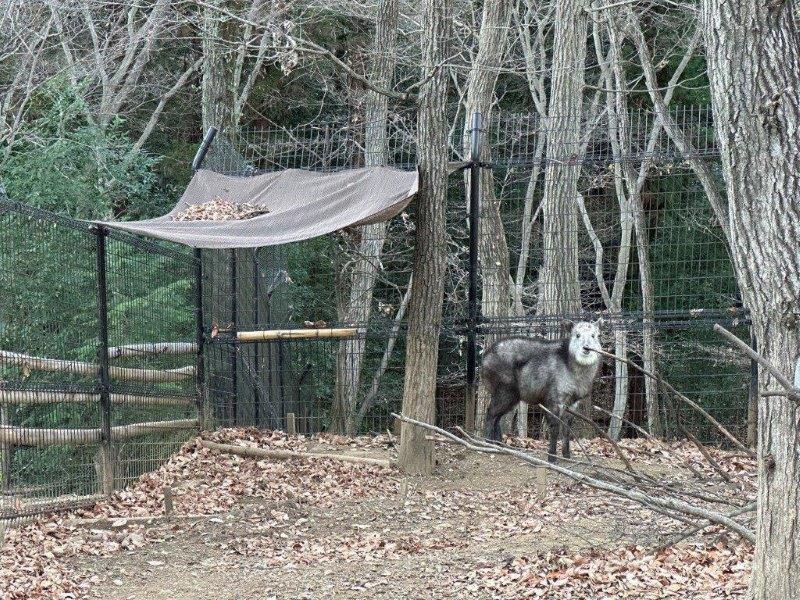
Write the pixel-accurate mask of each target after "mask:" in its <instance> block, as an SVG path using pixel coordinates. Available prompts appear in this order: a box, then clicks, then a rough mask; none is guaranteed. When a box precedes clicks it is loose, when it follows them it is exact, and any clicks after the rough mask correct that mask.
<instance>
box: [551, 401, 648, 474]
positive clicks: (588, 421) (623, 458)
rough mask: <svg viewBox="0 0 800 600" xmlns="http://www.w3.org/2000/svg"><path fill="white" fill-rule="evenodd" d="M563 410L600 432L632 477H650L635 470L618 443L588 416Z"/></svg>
mask: <svg viewBox="0 0 800 600" xmlns="http://www.w3.org/2000/svg"><path fill="white" fill-rule="evenodd" d="M564 410H566V411H567V412H568V413H570V414H571V415H574V416H576V417H578V418H579V419H580V420H581V421H583V422H584V423H586V424H587V425H589V426H590V427H592V428H593V429H594V430H595V431H596V432H597V433H599V434H600V436H601V437H602V438H603V439H604V440H606V441H607V442H608V443H610V444H611V447H612V448H613V449H614V453H615V454H616V455H617V456H618V457H619V459H620V460H621V461H622V463H623V464H624V465H625V469H626V470H627V471H628V472H630V474H631V475H633V477H634V478H635V479H650V478H649V477H646V476H644V475H641V474H639V473H637V472H636V469H634V468H633V465H632V464H631V462H630V461H629V460H628V457H627V456H626V455H625V453H624V452H623V451H622V448H620V447H619V444H617V443H616V442H615V441H614V440H612V439H611V437H610V436H609V435H608V434H607V433H606V432H605V431H603V430H602V429H600V427H598V425H597V423H595V422H594V421H592V420H591V419H590V418H588V417H585V416H583V415H582V414H580V413H579V412H577V411H574V410H572V409H570V408H566V407H564Z"/></svg>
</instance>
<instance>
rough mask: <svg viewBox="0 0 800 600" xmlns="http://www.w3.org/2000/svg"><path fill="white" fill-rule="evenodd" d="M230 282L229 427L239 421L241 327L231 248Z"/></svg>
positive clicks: (234, 265) (234, 259)
mask: <svg viewBox="0 0 800 600" xmlns="http://www.w3.org/2000/svg"><path fill="white" fill-rule="evenodd" d="M230 274H231V279H230V284H231V326H232V328H233V329H232V334H233V337H232V339H231V342H230V347H231V389H232V390H233V397H232V398H231V402H230V411H231V414H230V418H229V423H228V426H229V427H236V425H237V423H238V416H239V415H238V413H239V406H238V404H239V342H238V341H237V340H236V331H237V330H238V328H239V316H238V314H237V313H238V310H239V308H238V302H237V301H238V298H237V294H238V290H237V289H236V287H237V283H238V281H237V274H236V249H235V248H231V258H230Z"/></svg>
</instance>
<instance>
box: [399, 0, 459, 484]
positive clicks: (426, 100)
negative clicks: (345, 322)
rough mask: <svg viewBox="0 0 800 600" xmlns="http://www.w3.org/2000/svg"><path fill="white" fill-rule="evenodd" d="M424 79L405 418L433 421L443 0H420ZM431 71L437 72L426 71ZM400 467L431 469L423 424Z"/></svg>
mask: <svg viewBox="0 0 800 600" xmlns="http://www.w3.org/2000/svg"><path fill="white" fill-rule="evenodd" d="M421 13H422V42H421V43H422V64H423V65H424V70H423V73H422V76H423V77H425V78H427V77H428V76H429V75H430V78H429V79H427V80H426V81H425V83H424V84H423V85H422V86H421V87H420V93H419V114H418V117H417V162H418V168H419V173H420V189H419V193H418V194H417V228H416V235H415V245H414V258H413V273H414V281H413V283H412V287H411V300H410V302H409V309H408V338H407V341H406V372H405V381H404V388H403V414H404V415H406V416H409V417H412V418H414V419H417V420H419V421H424V422H426V423H433V422H434V419H435V417H436V371H437V367H438V358H439V331H440V329H441V321H442V303H443V300H444V278H445V270H446V266H447V257H446V248H445V209H446V202H447V159H448V155H447V152H443V151H442V150H443V149H444V148H447V125H446V112H445V101H446V99H447V79H446V75H445V71H444V69H443V68H442V67H440V66H439V65H441V64H442V63H443V62H444V60H445V58H446V56H447V40H448V24H449V23H448V17H447V0H423V2H422V7H421ZM431 69H435V71H434V72H433V73H430V70H431ZM399 464H400V466H401V467H402V468H403V470H405V471H406V472H407V473H430V472H431V471H432V470H433V465H434V456H433V442H431V441H428V440H427V439H426V432H425V430H424V429H422V428H420V427H413V426H410V425H408V424H405V425H404V426H403V428H402V435H401V438H400V452H399Z"/></svg>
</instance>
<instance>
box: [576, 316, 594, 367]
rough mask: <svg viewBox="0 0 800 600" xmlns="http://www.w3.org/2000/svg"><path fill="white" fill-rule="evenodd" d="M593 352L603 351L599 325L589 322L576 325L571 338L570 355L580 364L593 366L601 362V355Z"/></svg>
mask: <svg viewBox="0 0 800 600" xmlns="http://www.w3.org/2000/svg"><path fill="white" fill-rule="evenodd" d="M593 350H602V346H601V345H600V326H599V324H598V323H589V322H587V321H582V322H580V323H575V325H573V326H572V333H571V334H570V338H569V353H570V354H571V355H572V356H574V357H575V360H576V361H577V362H578V363H579V364H582V365H593V364H595V363H596V362H598V361H599V360H600V355H599V354H598V353H597V352H593Z"/></svg>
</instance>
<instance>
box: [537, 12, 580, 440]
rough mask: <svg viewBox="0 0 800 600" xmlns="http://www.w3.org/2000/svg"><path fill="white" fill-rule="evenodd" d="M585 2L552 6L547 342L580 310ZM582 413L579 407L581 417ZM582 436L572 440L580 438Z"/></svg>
mask: <svg viewBox="0 0 800 600" xmlns="http://www.w3.org/2000/svg"><path fill="white" fill-rule="evenodd" d="M586 9H587V3H586V2H585V0H564V1H563V2H558V3H556V8H555V17H554V21H553V30H554V33H553V61H552V69H551V71H552V78H551V82H550V106H549V107H548V118H547V121H546V127H547V155H546V165H547V166H546V168H545V179H544V198H543V200H542V221H543V225H542V253H543V257H544V260H543V262H542V267H541V270H540V272H539V286H538V292H539V297H538V302H537V314H539V315H540V316H544V317H550V319H551V322H550V323H549V324H548V325H549V326H548V328H547V331H548V336H549V337H559V336H560V335H561V333H562V331H561V328H560V327H559V326H558V325H559V323H558V322H557V321H559V320H560V319H559V317H562V318H563V317H572V316H575V315H577V314H578V313H580V310H581V286H580V280H579V277H578V220H577V209H576V205H575V198H576V197H577V195H578V178H579V177H580V170H581V166H580V154H581V147H582V144H581V130H582V127H581V125H582V121H583V92H584V70H585V67H586V34H587V25H588V17H587V13H586ZM585 409H586V407H582V411H583V412H585ZM583 433H584V431H583V430H581V431H579V432H578V434H579V435H582V434H583Z"/></svg>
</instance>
